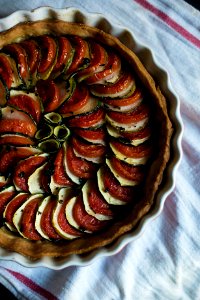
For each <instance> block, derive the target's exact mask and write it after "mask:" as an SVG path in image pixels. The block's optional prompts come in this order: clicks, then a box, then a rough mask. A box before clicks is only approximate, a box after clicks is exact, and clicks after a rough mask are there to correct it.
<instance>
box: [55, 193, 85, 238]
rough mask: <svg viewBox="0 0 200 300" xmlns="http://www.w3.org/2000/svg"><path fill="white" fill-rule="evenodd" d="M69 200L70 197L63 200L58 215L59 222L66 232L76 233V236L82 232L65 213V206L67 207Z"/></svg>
mask: <svg viewBox="0 0 200 300" xmlns="http://www.w3.org/2000/svg"><path fill="white" fill-rule="evenodd" d="M68 201H69V199H68V198H66V199H64V201H63V204H62V207H61V209H60V211H59V213H58V217H57V221H58V224H59V226H60V228H61V229H62V230H63V231H64V232H66V233H68V234H72V235H75V236H81V235H82V233H81V232H80V231H78V230H76V229H75V228H73V227H72V226H71V225H70V224H69V222H68V221H67V218H66V214H65V207H66V205H67V203H68Z"/></svg>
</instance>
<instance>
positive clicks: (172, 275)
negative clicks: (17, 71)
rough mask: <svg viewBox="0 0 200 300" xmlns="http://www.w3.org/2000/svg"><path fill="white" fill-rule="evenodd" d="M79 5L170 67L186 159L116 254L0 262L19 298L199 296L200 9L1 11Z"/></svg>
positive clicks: (147, 4) (163, 0)
mask: <svg viewBox="0 0 200 300" xmlns="http://www.w3.org/2000/svg"><path fill="white" fill-rule="evenodd" d="M41 5H50V6H53V7H57V8H62V7H69V6H75V7H77V8H85V9H86V10H87V11H89V12H99V13H102V14H104V15H105V16H106V17H107V18H108V19H109V20H110V21H111V22H115V23H119V24H121V25H123V26H126V27H127V28H129V29H130V30H131V31H132V32H133V33H134V34H135V36H136V37H137V38H139V39H140V40H141V42H143V43H144V44H146V45H147V46H148V47H150V48H151V49H152V50H153V52H154V54H155V57H156V59H157V61H158V62H159V63H160V64H161V65H163V66H164V68H165V69H166V70H167V71H168V73H169V75H170V78H171V83H172V86H173V88H174V90H175V91H176V93H177V94H178V96H179V97H180V100H181V115H182V118H183V123H184V128H185V129H184V135H183V141H182V147H183V158H182V162H181V165H180V167H179V169H178V172H177V179H176V187H175V189H174V191H173V192H172V193H171V194H170V196H169V197H168V198H167V200H166V202H165V206H164V210H163V212H162V214H161V215H160V216H159V217H158V218H156V219H155V220H154V221H153V222H151V223H150V224H149V226H148V228H146V229H145V231H144V233H143V234H142V235H141V236H140V238H138V239H137V240H136V241H134V242H132V243H130V244H129V245H128V246H126V247H125V248H124V249H123V250H122V251H120V252H119V253H118V254H116V255H114V256H112V257H108V258H101V259H98V260H97V261H95V262H94V263H92V264H91V265H89V266H87V267H69V268H66V269H64V270H60V271H53V270H49V269H45V268H37V269H34V268H26V267H23V266H20V265H19V264H17V263H15V262H8V261H2V260H1V261H0V282H1V283H3V284H4V285H5V286H6V287H7V288H8V289H9V290H10V291H12V292H13V293H14V295H15V296H16V297H17V299H33V300H40V299H60V300H63V299H66V300H79V299H81V300H98V299H101V300H111V299H113V300H123V299H126V300H146V299H148V300H154V299H159V300H164V299H167V300H170V299H172V300H173V299H182V300H198V299H200V234H199V232H200V142H199V138H200V12H199V11H197V10H196V9H194V8H193V7H192V6H190V5H188V4H187V3H185V2H184V1H183V0H176V1H174V0H160V1H159V0H125V1H120V0H96V1H89V0H85V1H83V0H73V1H72V0H71V1H48V0H47V1H20V0H19V1H8V0H5V1H0V6H1V12H0V16H1V17H4V16H6V15H8V14H10V13H11V12H13V11H15V10H18V9H32V8H35V7H37V6H41Z"/></svg>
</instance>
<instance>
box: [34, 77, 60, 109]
mask: <svg viewBox="0 0 200 300" xmlns="http://www.w3.org/2000/svg"><path fill="white" fill-rule="evenodd" d="M36 92H37V93H38V94H39V96H40V98H41V99H42V102H43V106H44V111H45V112H52V111H54V110H56V109H57V108H58V107H59V105H60V91H59V88H58V86H57V85H56V84H55V82H54V81H53V80H50V79H49V80H39V81H38V82H37V85H36Z"/></svg>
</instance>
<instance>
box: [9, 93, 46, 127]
mask: <svg viewBox="0 0 200 300" xmlns="http://www.w3.org/2000/svg"><path fill="white" fill-rule="evenodd" d="M8 105H11V106H12V105H13V106H15V107H17V108H19V109H21V110H23V111H25V112H27V113H28V114H30V115H31V116H32V118H33V119H34V120H35V121H36V122H37V123H38V122H39V121H40V118H41V104H40V101H39V99H37V97H36V96H35V95H33V94H32V95H31V94H26V93H24V92H21V93H20V92H13V93H11V96H10V98H9V100H8Z"/></svg>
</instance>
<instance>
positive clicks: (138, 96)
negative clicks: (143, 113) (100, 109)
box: [103, 88, 143, 107]
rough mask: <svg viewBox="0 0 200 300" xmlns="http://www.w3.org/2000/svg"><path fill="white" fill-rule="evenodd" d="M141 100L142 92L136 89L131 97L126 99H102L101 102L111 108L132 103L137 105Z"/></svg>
mask: <svg viewBox="0 0 200 300" xmlns="http://www.w3.org/2000/svg"><path fill="white" fill-rule="evenodd" d="M142 98H143V93H142V91H141V90H140V89H139V88H137V89H136V90H135V91H134V93H133V95H131V96H130V97H128V98H121V99H110V98H104V99H103V102H104V103H105V104H108V105H111V106H120V107H121V106H128V105H131V104H134V103H137V102H138V101H139V100H141V99H142Z"/></svg>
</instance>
